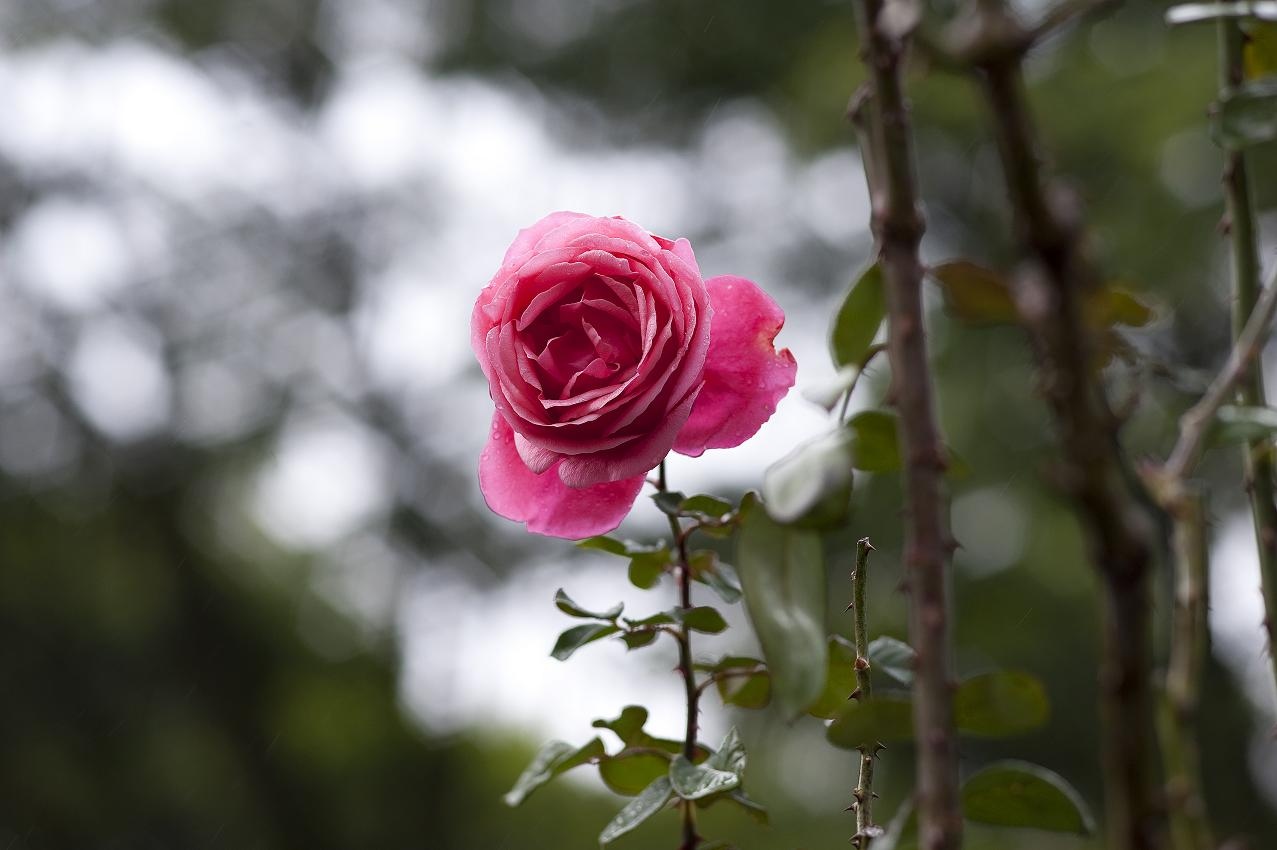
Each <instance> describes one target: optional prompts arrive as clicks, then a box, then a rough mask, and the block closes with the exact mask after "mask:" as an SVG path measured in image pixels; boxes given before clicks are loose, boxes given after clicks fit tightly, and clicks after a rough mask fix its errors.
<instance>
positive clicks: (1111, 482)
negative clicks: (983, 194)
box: [978, 0, 1160, 850]
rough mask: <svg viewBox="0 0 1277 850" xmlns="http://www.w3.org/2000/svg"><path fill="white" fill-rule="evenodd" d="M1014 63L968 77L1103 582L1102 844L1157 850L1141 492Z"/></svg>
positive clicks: (1005, 26) (1071, 216)
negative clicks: (988, 123) (988, 137)
mask: <svg viewBox="0 0 1277 850" xmlns="http://www.w3.org/2000/svg"><path fill="white" fill-rule="evenodd" d="M978 14H980V15H981V16H983V21H982V29H983V30H984V31H985V32H995V33H996V32H1013V33H1014V32H1015V31H1016V30H1017V29H1018V28H1019V24H1018V22H1017V21H1015V19H1014V18H1013V17H1012V16H1011V14H1010V13H1009V11H1008V10H1007V9H1006V6H1005V3H1004V2H1002V0H986V2H984V3H981V4H980V8H979V12H978ZM1021 62H1022V55H1021V54H1020V53H1017V52H1009V53H1008V52H1003V53H999V54H997V55H992V56H990V57H988V58H985V59H983V60H982V61H981V62H980V63H979V68H978V70H979V71H980V77H981V80H982V82H983V87H984V93H985V98H986V100H987V101H988V105H989V112H990V117H991V119H992V123H993V127H994V133H995V136H996V139H997V144H998V152H999V155H1000V157H1001V159H1002V165H1003V171H1004V174H1005V178H1006V183H1007V193H1008V195H1009V196H1010V200H1011V206H1012V208H1013V209H1014V212H1015V218H1016V223H1017V227H1018V229H1019V231H1020V235H1021V238H1022V240H1023V242H1024V245H1025V249H1026V254H1027V259H1026V262H1025V263H1024V265H1023V266H1022V267H1021V269H1020V272H1019V274H1018V275H1017V279H1016V303H1017V307H1018V308H1019V312H1020V315H1021V319H1022V321H1023V322H1024V323H1025V324H1026V326H1027V327H1028V328H1029V330H1030V331H1031V333H1032V337H1033V341H1034V343H1035V345H1036V348H1037V352H1038V359H1039V362H1040V365H1041V373H1042V387H1043V391H1044V394H1045V395H1046V398H1047V401H1048V403H1049V404H1050V406H1051V409H1052V413H1053V415H1054V418H1055V420H1056V427H1057V430H1058V432H1059V436H1060V442H1061V447H1062V454H1063V460H1064V462H1065V464H1066V473H1067V474H1066V476H1065V478H1064V480H1065V483H1066V486H1067V487H1068V489H1069V491H1070V495H1071V496H1072V497H1073V500H1074V502H1075V504H1076V506H1077V509H1078V512H1079V514H1080V516H1081V518H1082V521H1083V522H1084V523H1085V525H1086V527H1087V531H1088V536H1089V538H1090V544H1091V550H1092V557H1093V561H1094V563H1095V566H1096V569H1097V571H1098V573H1099V575H1100V578H1101V580H1102V582H1103V603H1102V612H1103V624H1104V625H1103V634H1104V642H1103V650H1102V655H1101V659H1102V661H1101V671H1100V688H1101V706H1100V713H1101V718H1102V723H1103V726H1104V736H1103V742H1102V746H1101V758H1102V764H1103V768H1104V779H1105V798H1106V810H1107V818H1106V822H1107V828H1108V836H1109V846H1110V847H1111V848H1112V850H1149V848H1155V847H1156V846H1157V834H1158V831H1159V820H1160V817H1159V812H1158V806H1157V803H1156V795H1155V793H1154V790H1153V786H1152V782H1151V781H1150V780H1151V773H1150V763H1151V762H1152V757H1153V752H1154V748H1153V743H1152V741H1151V739H1150V727H1151V725H1152V724H1151V719H1152V718H1151V715H1150V713H1149V710H1150V698H1149V682H1148V676H1149V673H1148V667H1149V652H1148V641H1149V637H1148V627H1149V620H1148V616H1149V615H1148V610H1149V600H1148V571H1149V566H1150V563H1151V540H1152V536H1151V531H1152V529H1151V522H1150V517H1149V515H1148V509H1147V506H1146V504H1145V503H1144V501H1143V494H1141V493H1138V492H1137V491H1136V489H1135V486H1134V485H1133V482H1132V480H1131V479H1132V476H1131V475H1129V474H1128V471H1127V470H1126V464H1125V457H1124V456H1123V454H1122V449H1121V446H1120V443H1119V441H1118V433H1117V432H1118V423H1117V421H1116V420H1115V418H1114V417H1113V415H1112V413H1111V412H1110V410H1109V407H1108V401H1107V399H1106V398H1105V395H1104V389H1103V386H1102V384H1101V383H1100V375H1099V374H1098V371H1097V369H1096V368H1095V364H1096V362H1097V358H1096V351H1097V348H1096V340H1095V335H1096V331H1095V329H1094V328H1093V327H1092V326H1091V325H1090V324H1089V323H1088V321H1087V318H1086V317H1087V315H1088V310H1087V305H1088V303H1089V300H1090V299H1094V298H1096V297H1099V296H1100V294H1101V293H1102V288H1103V281H1102V280H1101V278H1100V277H1099V273H1098V270H1097V269H1095V268H1094V266H1093V265H1092V263H1091V258H1090V256H1089V254H1088V252H1087V250H1086V246H1085V239H1084V232H1083V228H1082V223H1081V216H1080V212H1079V206H1078V202H1077V200H1076V198H1074V197H1073V196H1072V194H1071V193H1070V192H1068V191H1067V189H1066V188H1065V187H1064V186H1062V185H1061V184H1059V183H1058V182H1056V181H1054V180H1051V179H1050V178H1048V177H1047V176H1046V175H1045V174H1044V169H1043V167H1042V163H1041V161H1040V159H1039V156H1038V150H1037V141H1036V138H1035V131H1034V126H1033V121H1032V118H1031V116H1030V114H1029V107H1028V98H1027V96H1026V94H1025V91H1024V80H1023V73H1022V66H1021Z"/></svg>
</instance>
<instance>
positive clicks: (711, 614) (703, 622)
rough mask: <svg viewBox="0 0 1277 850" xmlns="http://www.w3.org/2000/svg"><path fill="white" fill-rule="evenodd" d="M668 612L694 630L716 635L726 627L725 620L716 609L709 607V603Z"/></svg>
mask: <svg viewBox="0 0 1277 850" xmlns="http://www.w3.org/2000/svg"><path fill="white" fill-rule="evenodd" d="M670 613H671V614H672V615H673V616H674V617H675V618H676V619H679V620H681V621H682V623H683V625H685V626H687V627H688V628H689V629H691V630H692V631H694V632H704V633H705V634H707V635H716V634H718V633H719V632H721V631H723V630H724V629H726V628H727V621H726V620H724V619H723V615H722V614H720V613H719V612H718V609H716V608H711V607H710V606H709V605H698V606H696V607H695V608H687V609H682V608H675V609H673V610H672V611H671V612H670Z"/></svg>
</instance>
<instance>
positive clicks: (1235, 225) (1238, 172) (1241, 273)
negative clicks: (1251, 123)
mask: <svg viewBox="0 0 1277 850" xmlns="http://www.w3.org/2000/svg"><path fill="white" fill-rule="evenodd" d="M1218 26H1219V84H1220V89H1221V90H1222V91H1225V92H1226V91H1228V90H1230V89H1232V88H1235V87H1236V86H1237V85H1239V84H1240V83H1241V82H1242V44H1243V41H1242V31H1241V28H1240V27H1239V26H1238V24H1237V21H1236V20H1233V19H1228V18H1221V19H1220V21H1219V25H1218ZM1224 203H1225V213H1226V216H1227V222H1228V237H1229V246H1230V249H1231V250H1230V253H1231V257H1232V282H1233V285H1232V290H1233V292H1232V295H1233V297H1232V302H1233V335H1234V337H1237V336H1239V335H1240V334H1241V332H1242V329H1243V328H1244V327H1245V325H1246V321H1247V319H1249V318H1250V314H1251V312H1252V311H1253V310H1254V309H1255V302H1256V301H1257V300H1258V299H1259V294H1260V282H1259V255H1258V250H1257V247H1256V246H1257V245H1258V242H1257V240H1256V234H1255V215H1254V208H1253V205H1252V202H1251V192H1250V177H1249V174H1248V172H1247V169H1246V157H1245V154H1244V153H1243V152H1242V151H1240V150H1234V151H1229V152H1228V154H1227V159H1226V161H1225V164H1224ZM1237 400H1238V403H1240V404H1243V405H1246V406H1255V407H1263V406H1265V405H1266V404H1267V402H1266V400H1265V398H1264V370H1263V364H1262V363H1261V362H1259V361H1258V359H1257V360H1256V362H1255V363H1254V365H1253V366H1252V367H1251V368H1250V370H1249V372H1248V373H1247V374H1246V376H1245V377H1244V378H1243V379H1242V380H1241V382H1240V384H1239V386H1238V392H1237ZM1242 449H1243V453H1242V463H1243V464H1244V467H1245V475H1246V490H1247V492H1248V493H1249V496H1250V509H1251V515H1252V517H1253V518H1254V523H1255V542H1256V546H1257V548H1258V551H1259V572H1260V581H1261V586H1262V588H1263V596H1264V631H1265V634H1266V635H1267V637H1268V650H1269V652H1268V656H1269V658H1270V659H1271V661H1272V664H1273V677H1274V681H1277V651H1274V650H1275V649H1277V494H1275V493H1274V484H1273V482H1274V469H1273V456H1272V451H1271V446H1270V445H1269V444H1268V441H1266V440H1256V441H1254V442H1252V443H1249V444H1247V445H1244V446H1243V447H1242Z"/></svg>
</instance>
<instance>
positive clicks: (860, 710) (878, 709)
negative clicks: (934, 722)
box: [825, 694, 913, 750]
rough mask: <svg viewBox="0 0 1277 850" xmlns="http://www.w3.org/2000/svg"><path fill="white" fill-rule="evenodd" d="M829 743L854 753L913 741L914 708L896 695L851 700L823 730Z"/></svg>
mask: <svg viewBox="0 0 1277 850" xmlns="http://www.w3.org/2000/svg"><path fill="white" fill-rule="evenodd" d="M825 737H826V738H828V739H829V743H831V744H833V745H834V746H837V747H842V748H844V749H849V750H854V749H860V748H861V747H871V746H873V745H874V744H876V743H880V742H884V741H908V740H910V739H911V738H913V707H912V705H910V703H909V700H908V698H906V697H903V696H895V695H886V694H884V695H882V696H875V697H874V698H873V699H866V700H851V701H849V702H847V703H846V705H845V706H844V708H843V710H842V712H841V713H840V714H839V715H838V717H836V718H835V719H834V722H833V723H831V724H829V728H828V729H826V730H825Z"/></svg>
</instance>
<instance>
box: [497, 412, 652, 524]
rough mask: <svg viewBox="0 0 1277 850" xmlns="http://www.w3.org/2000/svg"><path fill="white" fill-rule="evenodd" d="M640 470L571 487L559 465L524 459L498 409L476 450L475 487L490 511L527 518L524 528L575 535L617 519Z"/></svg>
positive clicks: (639, 481)
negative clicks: (536, 466) (541, 468)
mask: <svg viewBox="0 0 1277 850" xmlns="http://www.w3.org/2000/svg"><path fill="white" fill-rule="evenodd" d="M643 480H644V476H642V475H638V476H635V477H633V478H628V479H624V480H621V481H609V482H607V483H605V484H596V485H595V486H593V487H585V488H582V489H579V490H577V489H573V488H571V487H569V486H567V485H566V484H564V483H563V481H562V480H561V479H560V478H559V473H558V470H557V468H551V469H548V470H546V471H545V472H543V473H541V474H540V475H537V474H536V473H535V472H533V471H532V470H530V469H528V467H527V466H526V465H525V464H524V463H523V460H522V459H521V458H520V457H519V453H518V451H517V450H516V449H515V445H514V432H513V431H512V430H511V429H510V425H509V424H508V423H507V422H506V421H505V419H503V418H502V417H501V415H500V414H496V415H494V416H493V417H492V432H491V434H490V435H489V436H488V444H487V446H485V447H484V449H483V454H481V455H480V456H479V489H480V490H482V491H483V498H484V500H486V501H487V503H488V507H489V508H491V509H492V511H493V512H494V513H497V514H500V515H501V516H503V517H505V518H506V519H512V520H514V521H516V522H523V523H526V524H527V526H528V531H533V532H536V533H537V534H547V535H550V536H551V537H566V538H568V539H569V540H578V539H581V538H585V537H592V536H594V535H596V534H606V533H607V532H609V531H611V530H612V529H614V528H616V527H617V526H618V525H620V524H621V520H623V519H625V516H626V514H628V513H629V512H630V508H632V507H633V506H634V500H635V499H637V498H638V494H639V491H640V490H642V489H643Z"/></svg>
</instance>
